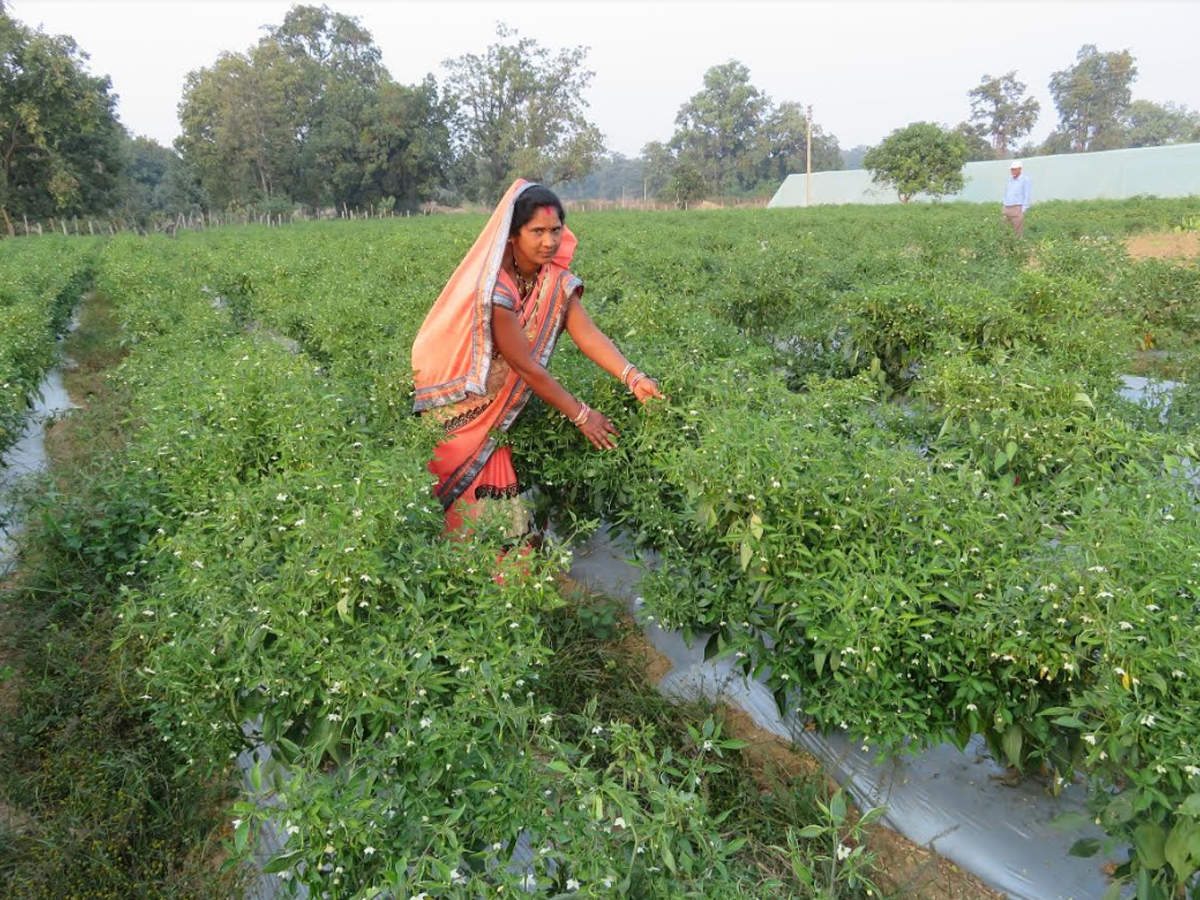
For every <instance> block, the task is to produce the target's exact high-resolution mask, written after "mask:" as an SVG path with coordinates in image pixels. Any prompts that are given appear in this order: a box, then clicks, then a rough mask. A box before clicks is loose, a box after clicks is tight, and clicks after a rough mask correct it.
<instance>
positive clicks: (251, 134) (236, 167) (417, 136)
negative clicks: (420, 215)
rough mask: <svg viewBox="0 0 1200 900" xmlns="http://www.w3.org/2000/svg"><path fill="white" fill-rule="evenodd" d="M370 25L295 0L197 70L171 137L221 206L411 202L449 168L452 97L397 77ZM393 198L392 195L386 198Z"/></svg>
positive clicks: (427, 84) (429, 190)
mask: <svg viewBox="0 0 1200 900" xmlns="http://www.w3.org/2000/svg"><path fill="white" fill-rule="evenodd" d="M380 59H381V57H380V52H379V49H378V48H377V47H376V46H375V44H374V43H373V41H372V38H371V34H370V32H368V31H367V30H366V29H364V28H362V27H361V26H360V25H359V24H358V21H357V20H356V19H354V18H352V17H349V16H345V15H342V14H341V13H335V12H332V11H331V10H329V9H328V8H327V7H324V6H322V7H315V6H296V7H293V8H292V9H291V10H290V11H289V12H288V14H287V16H286V17H285V18H284V21H283V24H282V25H280V26H279V27H277V28H272V29H270V30H269V32H268V34H267V35H266V37H264V38H262V39H261V40H260V41H259V42H258V43H257V44H256V45H255V46H253V47H251V48H250V49H249V50H248V51H247V52H246V53H226V54H222V55H221V56H220V57H219V58H218V59H217V61H216V63H214V64H213V65H212V66H211V67H210V68H207V69H200V70H197V71H195V72H192V73H190V74H189V75H188V76H187V81H186V83H185V87H184V95H183V101H182V102H181V103H180V106H179V117H180V122H181V123H182V126H183V134H182V135H181V136H180V138H179V140H178V141H177V142H176V146H177V147H178V149H179V150H180V152H181V153H182V155H183V158H184V161H185V163H187V165H188V166H190V168H191V171H193V172H194V173H195V177H196V179H198V181H199V184H200V186H201V188H202V189H203V192H204V195H205V196H206V197H207V198H208V199H209V200H210V201H211V202H213V203H215V204H216V205H217V206H221V207H224V206H229V205H234V206H243V207H244V206H251V205H262V206H265V207H266V208H267V209H269V210H274V211H283V210H284V209H287V208H289V207H291V206H292V205H293V204H295V203H301V204H304V205H306V206H309V207H312V208H320V207H324V206H329V205H334V206H342V205H351V206H367V205H371V204H376V203H380V202H385V201H386V202H387V203H391V204H395V203H397V202H398V203H400V205H401V206H404V207H407V208H415V207H416V206H417V205H418V204H419V203H420V202H421V201H422V200H424V199H427V198H428V197H430V196H433V195H434V193H435V192H436V191H437V190H439V189H440V188H441V186H442V184H443V183H444V181H445V178H446V168H447V165H448V161H449V158H450V137H449V128H448V125H447V120H448V118H449V114H450V110H451V107H450V106H449V105H448V104H447V103H445V102H444V100H443V99H442V98H439V96H438V90H437V85H436V83H435V82H434V81H433V80H432V78H428V79H426V81H425V82H423V83H422V84H420V85H415V86H412V87H403V86H400V85H396V84H394V83H393V82H392V81H391V79H390V78H389V77H388V74H387V71H386V70H385V69H384V68H383V65H382V63H381V61H380ZM388 198H390V199H388Z"/></svg>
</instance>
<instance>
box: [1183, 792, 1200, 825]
mask: <svg viewBox="0 0 1200 900" xmlns="http://www.w3.org/2000/svg"><path fill="white" fill-rule="evenodd" d="M1179 814H1180V815H1181V816H1191V817H1192V818H1194V819H1200V793H1197V794H1189V795H1188V797H1187V799H1186V800H1184V801H1183V802H1182V803H1180V804H1179Z"/></svg>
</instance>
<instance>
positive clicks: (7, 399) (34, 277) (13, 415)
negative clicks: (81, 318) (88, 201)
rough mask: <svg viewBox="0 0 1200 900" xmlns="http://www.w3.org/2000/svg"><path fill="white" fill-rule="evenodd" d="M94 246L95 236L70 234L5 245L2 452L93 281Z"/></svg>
mask: <svg viewBox="0 0 1200 900" xmlns="http://www.w3.org/2000/svg"><path fill="white" fill-rule="evenodd" d="M94 251H95V244H94V243H93V242H91V241H84V240H75V241H72V240H70V239H69V238H47V239H46V240H37V241H33V240H28V241H7V242H5V243H4V244H3V246H0V452H2V451H4V450H5V449H7V448H8V447H9V446H10V445H11V444H12V443H13V442H14V441H16V439H17V437H18V435H19V434H20V432H21V422H22V420H23V419H24V417H25V414H26V412H27V410H28V406H29V402H30V398H31V397H32V396H33V394H34V392H35V391H36V390H37V386H38V384H39V383H40V382H41V380H42V376H43V375H44V374H45V372H46V370H47V369H48V368H49V367H50V364H51V362H52V361H53V358H54V341H55V338H56V337H57V336H58V335H59V334H60V333H61V332H62V330H63V328H64V327H65V326H66V323H67V319H68V318H69V317H70V315H71V309H72V308H73V307H74V305H75V302H76V301H77V300H78V298H79V293H80V291H81V290H82V289H83V287H84V286H85V285H86V284H87V283H88V280H89V277H90V276H89V268H90V265H91V258H92V256H93V254H94Z"/></svg>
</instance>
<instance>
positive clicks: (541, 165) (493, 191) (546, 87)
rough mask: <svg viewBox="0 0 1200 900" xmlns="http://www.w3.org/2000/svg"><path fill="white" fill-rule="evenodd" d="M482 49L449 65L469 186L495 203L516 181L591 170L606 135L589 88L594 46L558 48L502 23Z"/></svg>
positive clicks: (569, 176)
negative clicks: (590, 110)
mask: <svg viewBox="0 0 1200 900" xmlns="http://www.w3.org/2000/svg"><path fill="white" fill-rule="evenodd" d="M496 34H497V37H498V38H499V40H498V41H497V42H496V43H494V44H492V45H490V46H489V47H488V48H487V50H486V51H485V52H484V53H483V54H482V55H480V54H474V53H468V54H464V55H463V56H459V57H457V58H455V59H451V60H447V61H446V63H445V66H446V69H447V72H448V73H449V74H448V78H447V86H448V90H449V93H450V96H451V99H452V100H453V102H454V104H455V106H456V108H457V113H456V116H455V125H456V127H457V130H458V134H459V140H460V142H461V149H462V156H463V159H462V162H463V173H464V174H463V177H464V181H465V184H464V187H465V188H466V191H467V193H468V194H469V195H470V196H471V197H472V198H473V199H476V200H480V201H494V200H495V198H496V197H498V196H499V195H500V193H501V192H502V191H503V190H504V188H505V187H507V186H508V183H509V182H511V181H512V180H513V179H514V178H516V177H518V176H522V177H525V178H529V179H531V180H534V181H539V182H543V183H554V182H562V181H569V180H571V179H573V178H579V177H581V176H583V175H586V174H587V173H588V172H589V171H591V169H592V167H593V166H594V165H595V162H596V160H597V159H598V158H599V157H600V155H601V154H602V153H603V151H604V140H603V136H602V135H601V133H600V129H598V128H597V127H596V126H595V125H593V124H592V123H591V122H589V121H588V119H587V117H586V115H585V110H586V108H587V102H586V101H585V100H584V99H583V93H584V91H585V90H586V89H587V87H588V85H589V84H591V81H592V77H593V75H594V73H593V72H591V71H589V70H588V69H587V68H586V67H585V62H586V59H587V49H586V48H584V47H573V48H571V49H564V50H559V51H558V52H557V53H551V51H550V50H549V49H548V48H546V47H543V46H541V45H540V44H539V43H538V42H537V41H535V40H534V39H533V38H522V37H519V36H518V35H517V32H516V31H513V30H511V29H509V28H508V27H506V26H505V25H503V24H501V25H499V26H497V28H496Z"/></svg>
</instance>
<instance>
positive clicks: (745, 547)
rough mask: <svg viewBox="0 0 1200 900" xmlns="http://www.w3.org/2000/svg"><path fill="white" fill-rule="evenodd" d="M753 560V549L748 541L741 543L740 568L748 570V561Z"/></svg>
mask: <svg viewBox="0 0 1200 900" xmlns="http://www.w3.org/2000/svg"><path fill="white" fill-rule="evenodd" d="M753 558H754V548H753V547H751V546H750V542H749V541H742V568H743V569H748V568H750V560H751V559H753Z"/></svg>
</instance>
